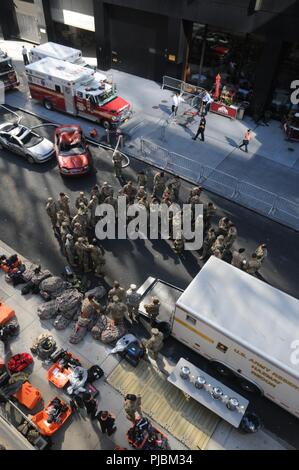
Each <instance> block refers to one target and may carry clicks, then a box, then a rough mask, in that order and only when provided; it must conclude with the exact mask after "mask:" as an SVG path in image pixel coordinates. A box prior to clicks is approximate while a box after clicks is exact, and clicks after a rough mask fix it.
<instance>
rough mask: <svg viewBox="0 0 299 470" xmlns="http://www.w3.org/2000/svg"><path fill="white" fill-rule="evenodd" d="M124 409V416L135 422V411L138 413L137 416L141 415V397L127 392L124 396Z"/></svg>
mask: <svg viewBox="0 0 299 470" xmlns="http://www.w3.org/2000/svg"><path fill="white" fill-rule="evenodd" d="M124 410H125V414H126V418H127V419H128V420H129V421H132V422H133V423H135V420H136V413H138V414H139V416H140V417H142V411H141V397H140V396H136V395H133V394H130V393H128V394H127V395H126V396H125V401H124Z"/></svg>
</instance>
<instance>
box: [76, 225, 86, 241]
mask: <svg viewBox="0 0 299 470" xmlns="http://www.w3.org/2000/svg"><path fill="white" fill-rule="evenodd" d="M85 235H86V230H85V227H82V225H81V224H80V222H75V223H74V224H73V236H74V239H75V241H77V240H78V238H80V237H85Z"/></svg>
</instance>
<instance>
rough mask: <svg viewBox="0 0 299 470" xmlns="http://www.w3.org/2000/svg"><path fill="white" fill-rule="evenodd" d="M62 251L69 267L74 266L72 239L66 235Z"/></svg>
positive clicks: (73, 244)
mask: <svg viewBox="0 0 299 470" xmlns="http://www.w3.org/2000/svg"><path fill="white" fill-rule="evenodd" d="M64 251H65V255H66V258H67V260H68V262H69V263H70V265H71V266H76V253H75V243H74V237H73V236H72V235H71V234H70V233H68V234H67V235H66V237H65V243H64Z"/></svg>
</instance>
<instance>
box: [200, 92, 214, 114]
mask: <svg viewBox="0 0 299 470" xmlns="http://www.w3.org/2000/svg"><path fill="white" fill-rule="evenodd" d="M213 101H214V100H213V98H212V97H211V95H210V93H208V92H207V91H206V93H205V95H204V97H203V99H202V102H203V105H204V107H205V114H206V115H207V114H208V112H209V111H210V106H211V103H213Z"/></svg>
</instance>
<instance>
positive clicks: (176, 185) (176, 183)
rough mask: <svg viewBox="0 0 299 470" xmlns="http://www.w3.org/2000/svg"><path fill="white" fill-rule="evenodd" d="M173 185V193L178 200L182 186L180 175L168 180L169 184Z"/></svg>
mask: <svg viewBox="0 0 299 470" xmlns="http://www.w3.org/2000/svg"><path fill="white" fill-rule="evenodd" d="M169 185H171V187H172V189H173V194H174V199H175V200H176V201H178V200H179V193H180V188H181V180H180V178H179V177H178V176H175V177H174V178H171V179H169V180H168V181H167V186H169Z"/></svg>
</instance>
